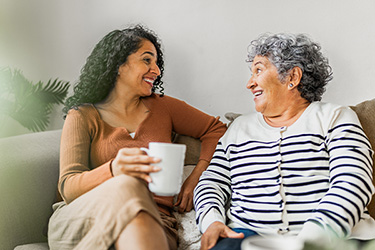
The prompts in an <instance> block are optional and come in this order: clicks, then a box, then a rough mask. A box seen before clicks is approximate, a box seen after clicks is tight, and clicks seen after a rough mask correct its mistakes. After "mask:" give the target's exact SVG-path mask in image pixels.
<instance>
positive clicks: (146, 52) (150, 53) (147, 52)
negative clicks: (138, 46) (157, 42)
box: [141, 51, 155, 56]
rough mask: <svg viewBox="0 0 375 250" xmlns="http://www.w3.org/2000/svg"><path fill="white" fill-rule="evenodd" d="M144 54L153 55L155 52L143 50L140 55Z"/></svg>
mask: <svg viewBox="0 0 375 250" xmlns="http://www.w3.org/2000/svg"><path fill="white" fill-rule="evenodd" d="M144 54H149V55H151V56H155V54H154V53H152V52H150V51H145V52H143V53H142V54H141V55H142V56H143V55H144Z"/></svg>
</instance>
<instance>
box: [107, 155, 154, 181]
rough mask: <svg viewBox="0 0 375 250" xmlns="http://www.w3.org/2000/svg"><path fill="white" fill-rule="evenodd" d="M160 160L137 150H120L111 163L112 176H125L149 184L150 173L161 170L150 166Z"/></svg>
mask: <svg viewBox="0 0 375 250" xmlns="http://www.w3.org/2000/svg"><path fill="white" fill-rule="evenodd" d="M158 162H160V159H158V158H155V157H150V156H148V155H146V154H145V153H144V152H143V151H142V150H140V149H139V148H122V149H120V150H119V151H118V153H117V155H116V157H115V159H114V160H113V161H112V164H111V167H112V174H113V176H117V175H121V174H126V175H130V176H133V177H137V178H140V179H142V180H144V181H146V182H151V181H152V180H151V177H150V176H149V174H150V173H153V172H158V171H160V169H161V168H159V167H155V166H152V165H150V164H153V163H158Z"/></svg>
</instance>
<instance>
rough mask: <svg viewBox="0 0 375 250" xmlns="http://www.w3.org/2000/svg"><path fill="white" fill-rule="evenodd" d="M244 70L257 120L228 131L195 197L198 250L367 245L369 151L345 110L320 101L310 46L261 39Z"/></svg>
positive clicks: (316, 60)
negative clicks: (255, 241) (354, 241)
mask: <svg viewBox="0 0 375 250" xmlns="http://www.w3.org/2000/svg"><path fill="white" fill-rule="evenodd" d="M248 62H250V63H251V72H252V76H251V77H250V80H249V81H248V83H247V88H248V89H249V90H250V91H251V92H252V93H253V95H254V102H255V109H256V111H257V112H255V113H252V114H249V115H243V116H240V117H238V118H237V119H236V120H235V121H234V122H233V123H232V124H231V126H230V127H229V129H228V130H227V132H226V133H225V135H224V136H223V137H222V138H221V139H220V141H219V143H218V145H217V148H216V151H215V154H214V156H213V158H212V160H211V163H210V165H209V167H208V168H207V170H206V171H204V172H203V174H202V176H201V178H200V180H199V183H198V185H197V187H196V188H195V191H194V205H195V209H196V216H197V222H198V226H199V228H200V230H201V232H202V233H203V236H202V241H201V249H240V246H241V243H242V240H243V239H244V238H245V237H248V236H254V235H260V236H292V237H295V238H296V239H297V241H299V242H303V241H314V242H315V243H322V244H325V243H330V242H333V240H334V239H335V238H348V237H360V238H361V239H365V238H367V239H369V238H374V237H375V235H374V234H375V233H374V232H375V230H373V228H374V227H375V226H374V225H375V222H374V220H373V219H372V218H371V217H370V215H369V214H368V212H367V209H366V206H367V205H368V204H369V203H370V200H371V197H372V195H373V193H374V186H373V184H372V174H371V171H372V164H373V163H372V154H373V151H372V149H371V146H370V143H369V141H368V139H367V137H366V135H365V133H364V132H363V130H362V127H361V124H360V122H359V120H358V118H357V116H356V114H355V113H354V111H352V110H351V109H350V108H348V107H343V106H339V105H336V104H331V103H323V102H320V100H321V98H322V94H323V93H324V91H325V86H326V84H327V83H328V82H329V81H330V80H331V79H332V71H331V67H330V66H329V64H328V60H327V58H325V57H324V56H323V54H322V52H321V47H320V46H319V44H317V43H315V42H313V41H311V40H310V39H309V38H308V37H307V36H305V35H291V34H275V35H263V36H261V37H260V38H259V39H257V40H255V41H253V42H251V44H250V46H249V52H248ZM228 203H229V209H226V208H227V205H226V204H228ZM369 225H370V227H371V228H372V229H369V230H363V228H364V227H366V226H369ZM244 247H245V246H244ZM280 249H281V248H280Z"/></svg>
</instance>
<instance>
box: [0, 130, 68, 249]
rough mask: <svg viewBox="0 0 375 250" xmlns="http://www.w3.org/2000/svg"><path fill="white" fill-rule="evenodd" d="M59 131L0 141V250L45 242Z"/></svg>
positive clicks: (50, 212) (56, 162) (57, 153)
mask: <svg viewBox="0 0 375 250" xmlns="http://www.w3.org/2000/svg"><path fill="white" fill-rule="evenodd" d="M60 136H61V130H54V131H47V132H40V133H31V134H24V135H19V136H13V137H8V138H2V139H0V201H1V202H0V216H1V218H0V221H1V223H0V249H5V250H8V249H13V248H14V247H15V246H16V245H19V244H25V243H33V242H41V241H46V237H45V232H46V231H45V230H46V226H47V223H48V219H49V217H50V215H51V214H52V208H51V206H52V204H53V202H54V201H55V198H56V190H57V181H58V174H59V148H60V147H59V145H60Z"/></svg>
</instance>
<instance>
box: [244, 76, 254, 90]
mask: <svg viewBox="0 0 375 250" xmlns="http://www.w3.org/2000/svg"><path fill="white" fill-rule="evenodd" d="M255 87H256V83H255V81H254V76H251V77H250V79H249V81H247V84H246V88H247V89H253V88H255Z"/></svg>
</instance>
